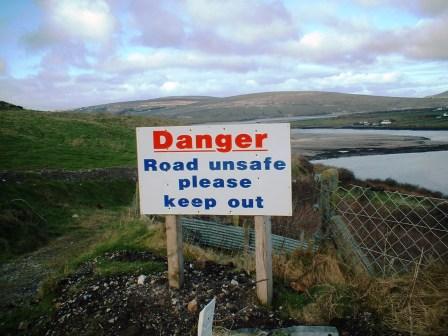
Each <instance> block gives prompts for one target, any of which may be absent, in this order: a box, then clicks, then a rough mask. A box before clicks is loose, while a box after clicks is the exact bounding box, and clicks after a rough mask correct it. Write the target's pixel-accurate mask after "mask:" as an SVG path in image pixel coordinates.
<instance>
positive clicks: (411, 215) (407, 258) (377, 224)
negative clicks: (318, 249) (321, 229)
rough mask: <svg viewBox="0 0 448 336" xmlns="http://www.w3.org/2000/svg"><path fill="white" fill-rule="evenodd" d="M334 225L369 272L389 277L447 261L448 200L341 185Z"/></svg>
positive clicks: (334, 205)
mask: <svg viewBox="0 0 448 336" xmlns="http://www.w3.org/2000/svg"><path fill="white" fill-rule="evenodd" d="M331 203H332V208H333V214H335V215H338V216H339V218H340V219H342V220H339V221H336V222H335V224H334V226H335V230H337V231H338V232H339V233H340V234H341V235H342V236H343V237H344V239H345V240H346V241H347V242H348V243H349V244H350V245H351V248H352V249H353V250H354V251H355V252H356V255H357V256H358V257H359V259H360V260H361V262H362V263H363V264H364V265H365V267H366V268H367V270H369V271H370V272H373V273H376V274H383V275H386V274H388V275H390V274H395V273H399V272H404V271H409V270H411V269H412V268H413V266H415V264H416V263H417V262H418V261H419V260H420V259H421V262H422V263H423V264H428V263H430V262H433V261H436V262H442V263H446V262H447V257H448V200H446V199H439V198H432V197H422V196H416V195H408V194H403V193H400V192H389V191H376V190H372V189H369V188H364V187H360V186H356V185H349V186H339V187H338V188H337V189H336V190H335V192H334V193H333V195H332V199H331Z"/></svg>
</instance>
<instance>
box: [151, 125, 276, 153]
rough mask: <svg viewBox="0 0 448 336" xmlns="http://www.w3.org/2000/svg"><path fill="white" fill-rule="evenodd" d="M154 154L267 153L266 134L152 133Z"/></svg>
mask: <svg viewBox="0 0 448 336" xmlns="http://www.w3.org/2000/svg"><path fill="white" fill-rule="evenodd" d="M152 135H153V147H154V151H155V152H216V151H217V152H222V153H227V152H251V151H259V152H262V151H267V149H266V148H265V147H264V141H265V140H266V139H267V138H268V134H267V133H255V134H248V133H240V134H236V135H235V134H215V135H212V134H195V135H190V134H179V135H177V136H175V135H173V134H172V133H171V132H169V131H166V130H163V131H153V134H152Z"/></svg>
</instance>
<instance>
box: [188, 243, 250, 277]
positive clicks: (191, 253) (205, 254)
mask: <svg viewBox="0 0 448 336" xmlns="http://www.w3.org/2000/svg"><path fill="white" fill-rule="evenodd" d="M184 257H185V259H187V260H197V261H205V260H210V261H213V262H216V263H219V264H232V265H234V266H235V268H237V269H239V270H245V271H246V272H248V273H249V274H250V273H253V272H255V259H254V256H253V255H250V254H244V253H237V254H228V253H224V252H220V251H218V250H213V249H208V248H202V247H199V246H195V245H191V244H185V243H184Z"/></svg>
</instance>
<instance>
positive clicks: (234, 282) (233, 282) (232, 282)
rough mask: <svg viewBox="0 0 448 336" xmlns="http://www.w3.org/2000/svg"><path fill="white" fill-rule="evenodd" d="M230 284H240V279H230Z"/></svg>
mask: <svg viewBox="0 0 448 336" xmlns="http://www.w3.org/2000/svg"><path fill="white" fill-rule="evenodd" d="M230 284H231V285H232V286H238V285H239V283H238V281H236V280H235V279H232V281H230Z"/></svg>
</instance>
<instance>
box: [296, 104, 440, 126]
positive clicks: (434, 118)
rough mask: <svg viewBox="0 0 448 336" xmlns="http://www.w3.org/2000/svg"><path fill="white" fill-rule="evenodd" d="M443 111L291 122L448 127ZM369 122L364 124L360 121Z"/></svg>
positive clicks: (298, 124) (333, 124) (418, 111)
mask: <svg viewBox="0 0 448 336" xmlns="http://www.w3.org/2000/svg"><path fill="white" fill-rule="evenodd" d="M443 112H447V111H434V109H432V108H430V109H415V110H405V111H392V112H391V111H387V112H375V113H363V114H351V115H347V116H340V117H337V118H322V119H310V120H300V121H294V122H292V123H291V126H292V127H295V128H300V127H379V128H402V129H448V117H442V114H443ZM386 119H387V120H390V121H392V124H390V125H377V126H373V124H379V123H380V122H381V121H382V120H386ZM363 122H368V123H369V125H367V126H362V125H360V123H363Z"/></svg>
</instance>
